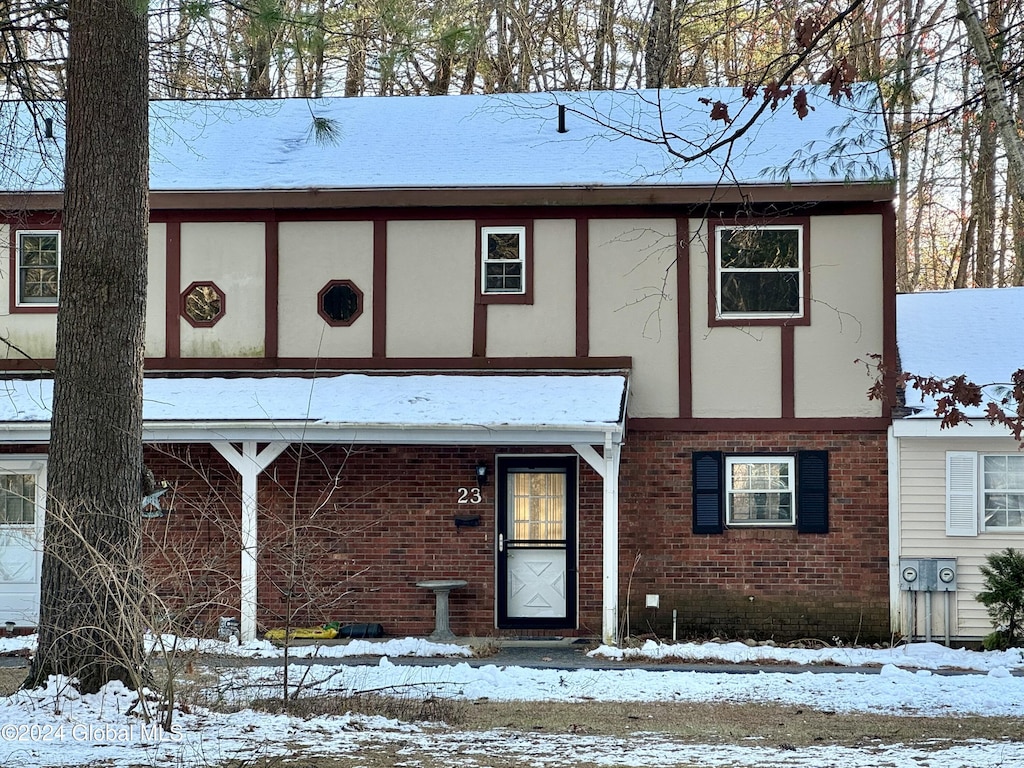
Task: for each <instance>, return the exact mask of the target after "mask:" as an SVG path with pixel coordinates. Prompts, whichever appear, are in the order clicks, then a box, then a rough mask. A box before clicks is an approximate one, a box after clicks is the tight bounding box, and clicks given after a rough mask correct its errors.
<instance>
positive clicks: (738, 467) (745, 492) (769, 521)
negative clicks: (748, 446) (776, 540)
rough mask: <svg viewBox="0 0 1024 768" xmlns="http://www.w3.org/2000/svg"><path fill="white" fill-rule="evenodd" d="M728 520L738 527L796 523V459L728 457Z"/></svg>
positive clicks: (728, 523)
mask: <svg viewBox="0 0 1024 768" xmlns="http://www.w3.org/2000/svg"><path fill="white" fill-rule="evenodd" d="M725 520H726V525H735V526H747V525H750V526H787V525H789V526H792V525H795V524H796V483H795V459H794V457H792V456H727V457H726V458H725Z"/></svg>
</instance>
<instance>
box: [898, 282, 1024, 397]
mask: <svg viewBox="0 0 1024 768" xmlns="http://www.w3.org/2000/svg"><path fill="white" fill-rule="evenodd" d="M1022 328H1024V288H971V289H962V290H955V291H928V292H925V293H908V294H903V295H900V296H897V297H896V329H897V331H896V336H897V343H898V345H899V352H900V363H901V365H902V368H903V370H904V371H906V372H908V373H913V374H918V375H922V376H935V377H938V378H948V377H951V376H959V375H960V374H964V375H966V376H967V378H968V379H969V380H970V381H973V382H975V383H976V384H1006V383H1007V382H1009V380H1010V374H1011V373H1013V372H1014V371H1016V370H1017V369H1018V368H1020V367H1022V366H1024V333H1021V329H1022ZM988 394H989V395H991V396H993V397H996V398H997V399H998V398H999V397H1001V396H1002V394H1001V393H1000V388H999V387H994V388H990V390H989V392H988ZM906 401H907V406H908V407H910V408H920V409H922V410H921V412H920V414H921V415H922V416H925V417H927V416H933V415H934V414H933V409H934V402H932V400H931V399H930V398H923V397H922V396H921V393H920V392H918V391H917V390H915V389H908V390H907V393H906ZM981 412H982V411H981V409H974V410H973V411H971V412H969V413H968V415H981Z"/></svg>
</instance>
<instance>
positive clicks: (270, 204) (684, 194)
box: [0, 184, 895, 210]
mask: <svg viewBox="0 0 1024 768" xmlns="http://www.w3.org/2000/svg"><path fill="white" fill-rule="evenodd" d="M894 195H895V192H894V187H893V185H892V184H806V185H804V184H793V185H790V186H785V185H778V184H749V185H748V184H744V185H734V184H722V185H715V186H701V187H671V186H646V185H642V184H632V185H627V186H622V187H612V186H602V187H600V188H594V187H492V188H487V189H451V188H448V189H445V188H427V187H424V188H420V189H410V188H397V189H297V190H276V191H272V190H254V191H224V192H211V191H195V192H166V191H160V190H156V191H153V192H151V193H150V200H151V201H152V202H151V205H152V207H153V208H155V209H166V210H171V209H189V208H193V209H194V208H214V207H216V208H277V209H281V208H352V207H369V206H377V207H386V208H392V207H397V208H403V207H407V206H423V207H429V208H437V207H448V206H454V205H481V204H483V205H499V206H513V205H562V206H564V205H636V204H637V203H654V204H660V205H685V204H692V205H705V206H706V205H708V204H709V203H713V204H726V203H734V204H738V205H747V204H751V203H754V204H757V203H784V202H818V201H835V202H861V201H866V202H877V201H881V200H892V199H893V197H894ZM59 200H60V198H59V196H53V197H50V196H44V195H40V196H38V201H39V203H40V205H39V207H47V208H55V207H58V205H59ZM5 202H6V200H5V199H4V197H2V196H0V207H5V208H11V207H15V206H9V205H4V203H5ZM21 205H22V206H23V205H24V203H23V202H22V203H21Z"/></svg>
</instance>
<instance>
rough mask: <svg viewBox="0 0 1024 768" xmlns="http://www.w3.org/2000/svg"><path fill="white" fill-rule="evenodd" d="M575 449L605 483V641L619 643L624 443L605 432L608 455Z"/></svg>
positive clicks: (588, 448) (587, 447)
mask: <svg viewBox="0 0 1024 768" xmlns="http://www.w3.org/2000/svg"><path fill="white" fill-rule="evenodd" d="M573 449H574V450H575V451H576V453H578V454H579V455H580V456H581V457H582V458H583V460H584V461H586V462H587V464H589V465H590V466H591V467H593V468H594V471H595V472H597V473H598V474H599V475H601V479H602V480H603V481H604V483H603V491H604V492H603V494H602V505H601V506H602V516H601V522H602V524H601V533H602V538H601V554H602V569H601V584H602V598H601V603H602V606H601V607H602V611H601V641H602V642H603V643H605V644H606V645H615V644H616V643H618V640H619V457H620V455H621V452H622V445H621V444H620V443H617V442H615V441H614V440H612V435H611V433H606V434H605V439H604V456H600V455H598V453H597V451H596V450H594V447H593V446H591V445H586V444H582V443H581V444H574V445H573Z"/></svg>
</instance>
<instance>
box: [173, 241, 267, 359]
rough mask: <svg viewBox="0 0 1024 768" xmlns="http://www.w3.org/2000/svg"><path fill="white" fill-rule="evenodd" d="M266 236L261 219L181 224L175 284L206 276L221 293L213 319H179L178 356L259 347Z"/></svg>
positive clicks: (255, 351)
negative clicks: (199, 324) (220, 308)
mask: <svg viewBox="0 0 1024 768" xmlns="http://www.w3.org/2000/svg"><path fill="white" fill-rule="evenodd" d="M265 243H266V237H265V230H264V224H263V223H262V222H212V223H185V224H182V225H181V284H180V287H179V291H184V290H185V289H186V288H187V287H188V286H189V285H191V284H192V283H195V282H206V281H210V282H213V283H215V284H216V286H217V287H218V288H219V289H220V290H221V292H222V295H223V296H224V312H223V316H222V317H221V318H220V320H218V321H217V324H216V325H214V326H211V327H208V328H195V327H193V326H192V325H191V324H190V323H189V322H188V321H186V320H185V319H184V318H183V317H182V318H179V321H178V322H179V327H180V329H181V355H182V357H259V356H261V355H262V354H263V350H264V343H263V342H264V328H265V320H264V312H263V307H264V306H265V297H266V246H265Z"/></svg>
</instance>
